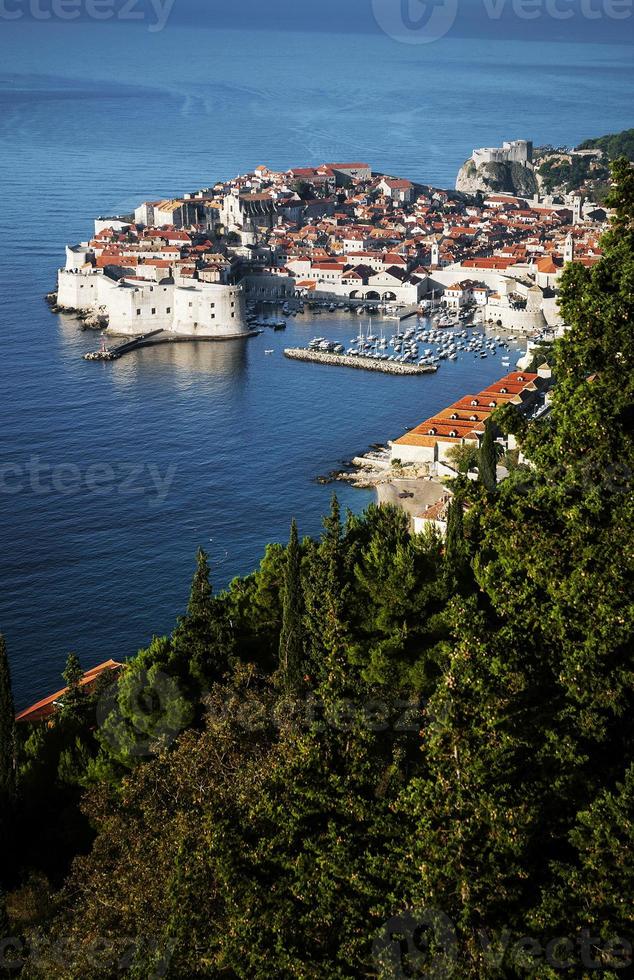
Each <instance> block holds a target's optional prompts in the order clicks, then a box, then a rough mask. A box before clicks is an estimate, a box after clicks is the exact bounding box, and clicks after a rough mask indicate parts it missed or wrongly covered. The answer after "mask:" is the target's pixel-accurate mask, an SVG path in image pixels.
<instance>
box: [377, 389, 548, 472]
mask: <svg viewBox="0 0 634 980" xmlns="http://www.w3.org/2000/svg"><path fill="white" fill-rule="evenodd" d="M549 384H550V382H549V380H548V379H545V378H541V377H540V376H539V375H538V374H533V373H529V372H522V371H512V372H511V373H510V374H507V375H505V376H504V377H503V378H500V380H499V381H496V382H494V383H493V384H490V385H489V386H488V387H487V388H485V389H484V390H483V391H481V392H478V394H477V395H465V396H464V397H463V398H460V399H459V400H458V401H457V402H454V403H453V405H449V406H448V408H446V409H443V410H441V411H440V412H438V413H437V414H436V415H434V416H432V417H431V418H428V419H425V421H424V422H421V423H420V425H417V426H416V427H415V428H414V429H410V431H409V432H406V433H405V435H403V436H401V437H400V438H399V439H395V440H394V441H393V442H391V443H390V455H391V459H392V461H394V460H400V461H401V462H402V463H438V462H441V463H442V462H445V461H446V459H447V458H448V457H447V454H448V452H449V450H450V449H451V448H452V447H453V446H461V445H472V446H474V447H476V448H477V447H478V446H479V444H480V440H481V438H482V435H483V434H484V429H485V425H486V422H487V420H488V418H489V417H490V416H491V414H492V413H493V412H494V411H495V409H496V408H499V407H500V406H502V405H506V404H511V405H513V406H515V407H516V408H517V410H518V411H520V412H522V413H526V412H527V411H528V410H529V409H530V408H532V407H534V406H535V405H536V403H537V402H538V400H539V397H540V395H541V394H542V392H544V391H545V389H546V388H547V387H548V386H549Z"/></svg>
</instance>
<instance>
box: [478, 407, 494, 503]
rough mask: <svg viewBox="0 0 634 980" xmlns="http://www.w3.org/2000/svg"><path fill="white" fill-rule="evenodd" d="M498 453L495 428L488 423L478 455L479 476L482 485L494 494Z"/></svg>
mask: <svg viewBox="0 0 634 980" xmlns="http://www.w3.org/2000/svg"><path fill="white" fill-rule="evenodd" d="M496 467H497V451H496V445H495V439H494V438H493V426H492V425H491V422H487V423H486V424H485V427H484V435H483V436H482V442H481V443H480V452H479V454H478V475H479V479H480V483H481V484H482V485H483V486H484V487H485V489H486V490H488V491H489V492H492V491H493V490H495V488H496V486H497V472H496Z"/></svg>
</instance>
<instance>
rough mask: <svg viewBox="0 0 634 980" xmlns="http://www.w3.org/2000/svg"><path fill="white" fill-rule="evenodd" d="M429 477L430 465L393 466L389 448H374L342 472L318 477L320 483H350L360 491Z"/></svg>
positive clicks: (337, 471) (345, 467)
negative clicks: (405, 480)
mask: <svg viewBox="0 0 634 980" xmlns="http://www.w3.org/2000/svg"><path fill="white" fill-rule="evenodd" d="M426 476H429V465H428V464H427V463H421V464H419V465H415V464H411V465H408V466H407V467H402V466H393V465H392V463H391V459H390V450H389V448H388V447H387V446H373V447H372V448H371V449H370V450H368V452H367V453H364V454H363V455H361V456H355V457H354V458H353V459H352V460H350V462H349V463H345V464H344V467H343V468H342V469H341V470H333V471H332V472H331V473H329V474H328V475H327V476H319V477H317V482H318V483H325V484H327V483H349V484H350V485H351V486H353V487H356V488H357V489H359V490H375V489H376V488H377V487H379V486H381V485H382V484H386V483H393V482H394V481H395V480H398V479H419V478H420V477H426Z"/></svg>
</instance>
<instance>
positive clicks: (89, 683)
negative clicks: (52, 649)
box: [15, 660, 123, 723]
mask: <svg viewBox="0 0 634 980" xmlns="http://www.w3.org/2000/svg"><path fill="white" fill-rule="evenodd" d="M122 670H123V664H120V663H118V661H116V660H106V661H104V663H102V664H98V665H97V666H96V667H91V669H90V670H87V671H86V672H85V673H84V675H83V677H82V678H81V680H80V681H79V687H80V688H82V689H84V690H85V691H91V690H93V689H94V687H95V685H96V684H97V681H98V680H99V679H100V678H103V677H105V676H107V675H109V676H110V677H111V678H112V679H114V678H115V677H117V676H118V675H119V674H120V672H121V671H122ZM66 694H68V687H63V688H61V690H59V691H55V693H54V694H49V695H48V697H46V698H42V700H41V701H36V702H35V704H32V705H31V706H30V707H29V708H24V710H23V711H20V712H19V713H18V714H17V715H16V716H15V720H16V721H18V722H23V721H26V722H31V723H33V722H39V721H50V720H51V719H52V718H53V716H54V715H55V714H56V713H57V712H58V711H59V709H60V707H61V705H62V702H63V700H64V697H65V695H66Z"/></svg>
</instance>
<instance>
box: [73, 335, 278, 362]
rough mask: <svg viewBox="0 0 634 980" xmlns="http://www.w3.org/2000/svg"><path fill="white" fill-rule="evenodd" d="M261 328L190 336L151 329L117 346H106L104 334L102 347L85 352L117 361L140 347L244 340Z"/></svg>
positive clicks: (87, 358) (91, 358)
mask: <svg viewBox="0 0 634 980" xmlns="http://www.w3.org/2000/svg"><path fill="white" fill-rule="evenodd" d="M261 332H262V331H261V330H248V331H244V332H242V333H239V334H232V335H228V336H226V337H222V336H221V337H189V336H187V335H186V334H182V335H181V334H173V333H170V332H169V331H168V330H151V331H150V332H149V333H144V334H141V335H140V336H138V337H132V338H131V339H130V340H126V341H124V343H122V344H118V345H117V346H116V347H106V346H105V338H104V337H103V335H102V347H101V348H100V349H99V350H96V351H90V352H89V353H88V354H84V360H85V361H116V360H118V358H120V357H123V355H124V354H129V353H130V351H133V350H138V349H139V347H157V346H158V345H159V344H179V343H183V344H184V343H189V344H191V343H221V342H224V341H227V340H242V339H243V338H244V337H257V336H258V334H260V333H261Z"/></svg>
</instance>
